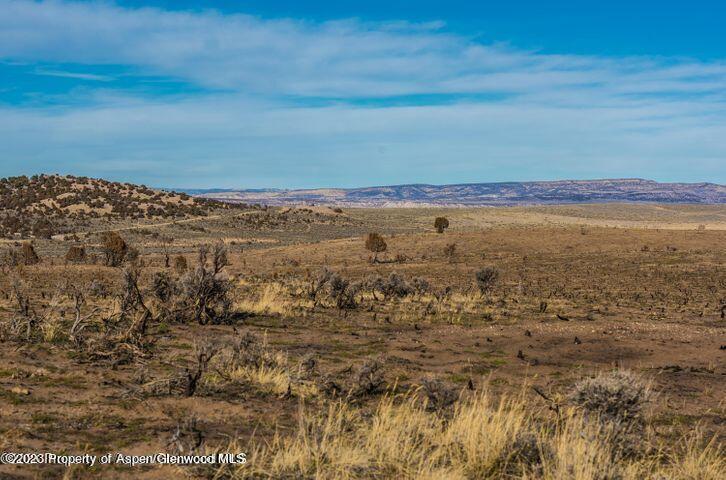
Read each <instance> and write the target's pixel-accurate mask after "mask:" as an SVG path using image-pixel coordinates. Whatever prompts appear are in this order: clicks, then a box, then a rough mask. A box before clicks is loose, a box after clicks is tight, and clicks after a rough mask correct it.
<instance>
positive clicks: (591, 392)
mask: <svg viewBox="0 0 726 480" xmlns="http://www.w3.org/2000/svg"><path fill="white" fill-rule="evenodd" d="M650 397H651V392H650V388H649V386H648V385H647V384H646V383H645V382H643V381H642V380H641V379H640V378H639V377H638V376H637V375H635V374H634V373H633V372H630V371H628V370H614V371H612V372H607V373H602V374H600V375H597V376H595V377H593V378H587V379H584V380H582V381H580V382H578V383H577V384H576V385H575V386H574V388H573V390H572V392H570V394H569V396H568V400H569V402H570V403H571V404H573V405H575V406H577V407H579V408H582V409H583V410H584V411H585V412H586V413H588V414H595V415H597V416H598V417H599V418H600V419H601V420H604V421H607V422H634V421H641V420H642V414H643V407H644V406H645V404H646V403H647V402H648V401H649V399H650Z"/></svg>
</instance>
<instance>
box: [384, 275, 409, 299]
mask: <svg viewBox="0 0 726 480" xmlns="http://www.w3.org/2000/svg"><path fill="white" fill-rule="evenodd" d="M381 288H382V290H381V291H382V293H383V294H384V295H385V296H386V297H398V298H403V297H406V296H408V295H411V294H412V293H413V291H414V290H413V288H412V287H411V285H409V284H408V283H407V282H406V279H405V278H403V276H402V275H399V274H398V273H396V272H391V274H390V275H389V276H388V278H387V279H386V280H385V281H384V282H383V284H382V285H381Z"/></svg>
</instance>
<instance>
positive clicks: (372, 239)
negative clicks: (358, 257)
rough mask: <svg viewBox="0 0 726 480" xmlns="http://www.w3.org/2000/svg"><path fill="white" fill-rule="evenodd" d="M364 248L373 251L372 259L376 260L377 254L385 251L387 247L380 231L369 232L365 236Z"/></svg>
mask: <svg viewBox="0 0 726 480" xmlns="http://www.w3.org/2000/svg"><path fill="white" fill-rule="evenodd" d="M366 249H368V251H370V252H373V261H374V262H377V261H378V254H379V253H382V252H385V251H386V249H388V245H387V244H386V241H385V240H383V237H382V236H381V234H380V233H376V232H371V233H369V234H368V236H367V237H366Z"/></svg>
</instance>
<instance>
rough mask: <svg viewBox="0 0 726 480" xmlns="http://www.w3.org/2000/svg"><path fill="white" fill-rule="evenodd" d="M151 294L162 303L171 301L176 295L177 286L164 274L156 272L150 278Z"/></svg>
mask: <svg viewBox="0 0 726 480" xmlns="http://www.w3.org/2000/svg"><path fill="white" fill-rule="evenodd" d="M151 292H152V293H153V295H154V297H156V299H158V300H159V301H160V302H162V303H167V302H169V301H171V299H172V297H173V296H174V295H175V294H176V293H177V284H176V282H175V281H174V280H173V279H172V278H171V277H170V276H169V274H168V273H166V272H157V273H155V274H154V276H153V277H152V278H151Z"/></svg>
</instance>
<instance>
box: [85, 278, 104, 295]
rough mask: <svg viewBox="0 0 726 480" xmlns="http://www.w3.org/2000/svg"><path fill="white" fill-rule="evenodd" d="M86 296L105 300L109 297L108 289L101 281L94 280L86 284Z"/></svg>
mask: <svg viewBox="0 0 726 480" xmlns="http://www.w3.org/2000/svg"><path fill="white" fill-rule="evenodd" d="M88 294H89V295H91V296H93V297H96V298H106V297H107V296H108V295H109V288H108V285H106V284H105V283H104V282H102V281H101V280H99V279H97V278H94V279H93V280H91V283H89V284H88Z"/></svg>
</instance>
